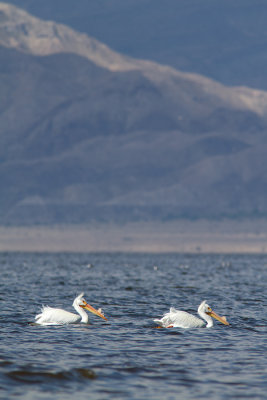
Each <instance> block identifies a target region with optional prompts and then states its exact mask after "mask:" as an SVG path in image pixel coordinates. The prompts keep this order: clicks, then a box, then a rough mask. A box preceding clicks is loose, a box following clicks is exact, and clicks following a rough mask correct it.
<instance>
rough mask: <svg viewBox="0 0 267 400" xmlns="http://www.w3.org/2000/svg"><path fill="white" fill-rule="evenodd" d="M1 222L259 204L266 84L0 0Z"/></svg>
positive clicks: (230, 209)
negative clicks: (211, 75) (114, 45)
mask: <svg viewBox="0 0 267 400" xmlns="http://www.w3.org/2000/svg"><path fill="white" fill-rule="evenodd" d="M0 44H1V46H2V47H0V93H1V97H0V116H1V125H0V159H1V161H0V193H1V196H0V222H1V223H41V222H42V223H51V222H86V221H89V220H92V219H96V220H111V219H113V220H116V221H125V220H127V219H142V220H145V219H149V218H152V217H153V218H159V219H168V218H176V217H181V216H186V217H189V218H195V217H220V216H222V215H230V216H234V217H236V216H240V215H241V216H242V215H248V216H256V215H265V214H266V212H267V205H266V174H265V171H266V167H267V161H266V135H265V130H266V126H267V121H266V115H267V114H266V109H267V94H266V93H265V92H263V91H257V90H251V89H248V88H227V87H225V86H223V85H221V84H219V83H216V82H215V81H212V80H209V79H207V78H204V77H202V76H199V75H191V74H185V73H182V72H179V71H177V70H175V69H172V68H170V67H166V66H162V65H159V64H156V63H152V62H149V61H141V60H139V61H137V60H135V59H131V58H128V57H123V56H122V55H120V54H118V53H116V52H114V51H112V50H110V49H109V48H108V47H107V46H105V45H103V44H102V43H99V42H98V41H96V40H94V39H92V38H89V37H87V36H86V35H84V34H80V33H77V32H75V31H73V30H72V29H70V28H69V27H66V26H63V25H59V24H56V23H54V22H45V21H41V20H39V19H37V18H34V17H32V16H30V15H29V14H27V13H25V12H24V11H22V10H19V9H17V8H15V7H12V6H8V5H7V4H4V3H0Z"/></svg>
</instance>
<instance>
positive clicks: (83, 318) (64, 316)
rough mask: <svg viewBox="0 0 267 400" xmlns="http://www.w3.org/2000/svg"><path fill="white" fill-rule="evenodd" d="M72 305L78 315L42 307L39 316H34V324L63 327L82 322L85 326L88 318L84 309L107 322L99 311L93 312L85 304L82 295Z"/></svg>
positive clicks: (90, 307)
mask: <svg viewBox="0 0 267 400" xmlns="http://www.w3.org/2000/svg"><path fill="white" fill-rule="evenodd" d="M72 305H73V307H74V308H75V310H76V311H77V313H78V314H79V315H77V314H74V313H71V312H69V311H65V310H62V309H61V308H53V307H48V306H44V307H43V308H42V312H41V314H38V315H36V317H35V323H36V324H40V325H63V324H77V323H79V322H83V323H85V324H87V323H88V320H89V318H88V314H87V313H86V312H85V311H84V309H85V310H88V311H90V312H91V313H93V314H95V315H98V316H99V317H101V318H103V319H105V320H106V321H107V318H106V317H104V314H103V313H102V311H101V309H99V310H95V309H94V308H93V307H92V306H90V305H89V304H87V302H86V301H85V300H84V298H83V293H81V294H80V295H79V296H77V297H76V299H74V301H73V304H72Z"/></svg>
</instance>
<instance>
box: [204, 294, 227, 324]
mask: <svg viewBox="0 0 267 400" xmlns="http://www.w3.org/2000/svg"><path fill="white" fill-rule="evenodd" d="M198 313H199V315H200V316H201V317H202V318H204V319H205V320H206V321H208V325H209V324H210V322H209V318H207V316H209V317H213V318H215V319H217V320H218V321H220V322H221V323H222V324H224V325H229V322H228V321H227V320H226V318H225V317H220V316H219V315H218V314H216V312H215V311H213V310H212V309H211V307H210V306H209V305H208V304H207V302H206V300H204V301H202V303H201V304H200V306H199V307H198Z"/></svg>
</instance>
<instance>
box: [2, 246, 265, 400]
mask: <svg viewBox="0 0 267 400" xmlns="http://www.w3.org/2000/svg"><path fill="white" fill-rule="evenodd" d="M266 266H267V256H263V255H245V254H244V255H181V254H161V255H156V254H66V253H65V254H63V253H62V254H31V253H25V254H23V253H0V268H1V280H0V299H1V313H0V329H1V341H0V397H1V398H3V399H27V400H30V399H34V400H38V399H55V400H63V399H64V400H68V399H72V400H73V399H75V400H79V399H89V398H90V399H101V400H103V399H138V400H142V399H144V400H145V399H146V400H148V399H151V400H152V399H153V400H156V399H161V400H162V399H170V400H171V399H202V398H205V399H206V398H209V399H238V398H240V399H264V398H267V363H266V354H267V352H266V350H267V329H266V327H267V307H266V306H267V291H266V282H267V272H266V271H267V267H266ZM81 291H84V293H85V295H84V297H85V298H86V300H87V301H88V303H89V304H91V305H93V306H94V307H96V308H98V307H102V309H103V310H104V313H105V316H106V317H107V318H108V322H105V321H103V320H102V319H100V318H98V317H96V316H94V315H93V314H92V315H91V324H90V325H72V326H50V327H44V326H36V325H32V324H30V323H31V322H33V321H34V317H35V315H36V314H37V313H38V312H39V311H40V308H41V306H42V304H44V305H51V306H57V307H62V308H64V309H67V310H69V311H72V301H73V299H74V297H75V296H76V295H77V294H79V293H80V292H81ZM202 300H207V301H208V303H209V305H210V306H211V307H212V308H213V309H214V310H215V311H216V312H217V313H218V314H221V315H226V317H227V319H228V321H229V322H230V324H231V325H230V326H224V325H222V324H220V323H219V322H217V321H216V322H215V325H214V327H213V328H211V329H206V328H199V329H191V330H183V329H178V328H176V329H155V328H154V326H155V325H154V323H153V318H156V317H160V316H161V315H162V314H163V313H164V312H166V311H168V309H169V307H170V306H171V305H172V306H175V307H176V308H178V309H183V310H186V311H189V312H192V313H194V314H196V310H197V307H198V305H199V303H200V302H201V301H202Z"/></svg>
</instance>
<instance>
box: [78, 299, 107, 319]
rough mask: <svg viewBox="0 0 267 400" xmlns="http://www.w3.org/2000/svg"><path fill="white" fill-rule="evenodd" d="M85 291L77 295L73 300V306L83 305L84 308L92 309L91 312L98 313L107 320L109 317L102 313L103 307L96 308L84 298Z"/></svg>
mask: <svg viewBox="0 0 267 400" xmlns="http://www.w3.org/2000/svg"><path fill="white" fill-rule="evenodd" d="M83 296H84V293H81V294H79V296H77V297H76V298H75V299H74V301H73V304H72V305H73V307H74V308H75V306H76V307H77V306H78V307H81V308H84V309H85V310H87V311H90V312H91V313H93V314H95V315H98V316H99V317H101V318H103V319H104V320H105V321H107V318H106V317H105V316H104V314H103V313H102V311H101V309H98V310H96V309H95V308H94V307H92V306H90V304H88V303H87V301H85V299H84V298H83Z"/></svg>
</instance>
